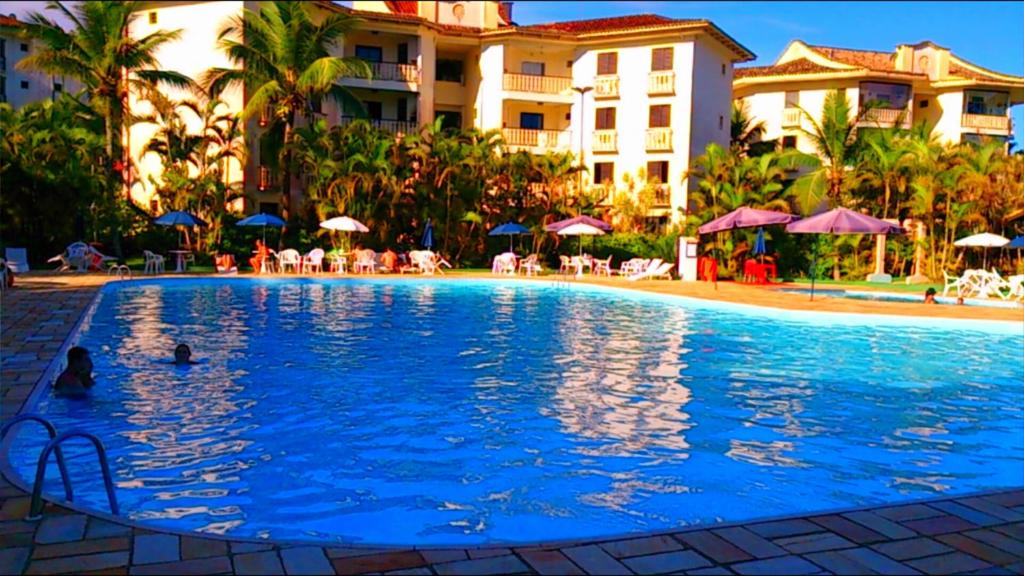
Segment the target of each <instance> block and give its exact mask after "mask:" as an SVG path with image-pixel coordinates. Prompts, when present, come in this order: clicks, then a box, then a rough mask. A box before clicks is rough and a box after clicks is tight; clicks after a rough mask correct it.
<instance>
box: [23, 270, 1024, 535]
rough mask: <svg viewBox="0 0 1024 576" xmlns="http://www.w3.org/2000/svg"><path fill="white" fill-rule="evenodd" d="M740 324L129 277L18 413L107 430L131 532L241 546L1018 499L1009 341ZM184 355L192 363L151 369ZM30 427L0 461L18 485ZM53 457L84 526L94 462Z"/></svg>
mask: <svg viewBox="0 0 1024 576" xmlns="http://www.w3.org/2000/svg"><path fill="white" fill-rule="evenodd" d="M751 310H752V311H753V312H748V311H747V310H746V309H744V308H742V307H730V306H728V305H721V304H701V303H698V302H696V301H686V300H681V299H671V298H666V297H657V296H652V295H644V294H641V293H636V292H629V291H613V290H609V289H599V288H587V287H583V286H573V287H571V288H566V287H564V285H562V286H557V285H547V284H540V283H501V282H488V281H467V280H460V281H457V282H447V281H429V280H423V281H421V280H412V281H403V282H394V283H390V284H389V283H387V282H386V281H385V282H380V281H374V280H366V281H363V280H325V281H315V280H304V281H303V280H297V281H283V280H249V279H203V280H171V281H156V282H123V283H118V284H116V285H110V286H107V287H106V288H105V289H104V290H103V291H102V292H101V296H100V299H99V301H98V303H97V305H96V307H95V309H94V311H93V313H92V314H91V315H90V316H88V317H87V318H86V320H85V321H84V323H83V326H82V331H81V333H80V336H79V338H78V341H79V343H80V344H81V345H84V346H86V347H88V348H90V349H91V350H92V351H93V359H94V362H95V364H96V374H97V377H98V378H97V379H98V385H97V388H96V391H95V395H94V397H93V398H92V399H90V400H87V401H69V400H63V399H54V398H52V397H51V396H50V395H48V394H47V395H45V396H44V397H42V399H41V400H40V403H39V405H38V410H39V411H41V412H43V413H45V414H46V415H47V416H48V417H50V418H52V419H53V420H54V421H55V422H56V424H57V426H58V427H59V428H60V429H69V428H71V427H80V428H84V429H86V430H88V431H91V432H93V433H96V434H98V435H99V436H100V437H101V438H102V439H103V440H104V442H105V443H106V445H107V448H108V450H109V453H110V457H111V462H112V467H113V470H114V474H115V480H116V484H117V494H118V497H119V499H120V502H121V507H122V511H123V513H124V514H126V515H128V516H130V517H131V518H134V519H137V520H140V521H143V522H148V523H152V524H155V525H158V526H164V527H172V528H178V529H189V530H199V531H203V532H210V533H218V534H230V535H235V536H259V537H271V538H277V539H293V540H321V541H349V542H363V543H375V544H411V543H416V544H444V545H448V544H452V545H457V544H473V543H485V542H523V541H538V540H551V539H561V538H576V537H589V536H603V535H617V534H623V533H628V532H635V531H647V530H654V529H663V528H671V527H676V526H682V525H691V524H698V523H702V524H707V523H714V522H717V521H727V520H741V519H747V518H755V517H765V516H771V515H778V514H784V513H795V512H799V511H813V510H823V509H828V508H836V507H845V506H853V505H864V504H873V503H882V502H893V501H901V500H907V499H914V498H922V497H928V496H934V495H937V494H956V493H964V492H970V491H975V490H980V489H989V488H999V487H1007V486H1020V485H1024V414H1022V406H1024V358H1022V356H1024V334H1022V333H1021V329H1020V325H1011V324H1000V323H991V324H984V323H978V324H948V323H947V324H941V323H934V322H933V323H932V325H929V326H922V325H920V323H917V325H916V326H915V325H900V324H899V322H902V321H903V320H902V319H896V320H895V323H894V322H892V321H890V322H889V324H890V325H877V324H879V323H876V322H875V321H874V320H873V319H872V318H870V317H862V318H859V319H854V320H850V319H848V317H844V316H843V315H821V314H819V315H817V316H808V318H810V319H811V320H806V319H804V318H802V317H795V316H793V315H791V314H790V315H786V314H785V313H781V312H771V311H767V312H765V311H760V312H758V311H756V310H755V309H751ZM890 320H892V319H890ZM1007 326H1010V327H1009V328H1007ZM178 342H188V343H189V344H190V345H191V346H192V349H193V350H194V352H195V357H196V358H199V359H201V360H202V361H201V363H200V364H198V365H195V366H193V367H191V368H176V367H174V366H171V365H168V364H166V363H163V362H164V361H165V360H166V359H167V358H169V356H170V351H171V350H172V349H173V347H174V345H175V344H176V343H178ZM37 436H38V435H37V434H20V435H19V436H18V438H17V439H16V440H15V442H14V444H13V447H12V452H11V453H12V460H13V462H14V465H15V466H16V467H17V469H18V470H19V471H20V472H21V473H22V475H23V476H30V474H31V470H32V468H33V466H32V461H33V460H34V458H35V456H36V454H38V448H39V446H40V443H39V441H38V440H37V439H36V437H37ZM68 452H69V458H70V466H71V468H72V476H73V479H74V484H75V486H76V488H77V492H78V499H79V500H80V501H82V502H84V503H86V504H88V505H90V506H91V507H94V508H96V509H99V510H105V509H106V500H105V496H104V493H103V490H102V483H101V482H100V481H99V477H98V473H97V470H96V464H95V458H94V457H93V456H92V455H91V454H90V453H89V452H88V450H87V448H86V447H85V446H84V445H82V446H79V445H77V444H76V445H71V446H69V448H68ZM55 472H56V470H51V472H50V479H49V480H48V484H47V490H48V492H50V493H53V494H59V492H60V490H59V486H60V485H59V482H58V481H57V477H56V474H55Z"/></svg>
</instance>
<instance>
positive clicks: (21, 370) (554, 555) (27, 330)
mask: <svg viewBox="0 0 1024 576" xmlns="http://www.w3.org/2000/svg"><path fill="white" fill-rule="evenodd" d="M457 277H458V278H475V277H479V278H484V277H486V278H492V276H490V275H487V274H479V275H469V274H460V275H458V276H457ZM395 278H396V279H399V278H401V277H398V276H396V277H395ZM417 278H418V277H417ZM109 280H111V278H108V277H106V276H103V275H94V274H90V275H63V276H55V275H52V274H30V275H26V276H19V277H18V279H17V286H16V287H15V288H14V289H13V290H10V291H7V292H5V293H3V295H2V297H0V305H2V313H0V352H2V354H0V356H2V358H0V392H2V400H0V416H2V420H4V421H5V420H6V419H8V418H10V417H12V416H14V415H15V414H17V413H18V412H19V411H21V409H22V405H23V404H24V403H25V400H26V399H27V398H28V397H29V396H30V394H31V392H32V390H33V389H34V388H35V386H36V384H37V383H38V382H39V381H40V380H41V379H42V378H43V377H44V375H45V373H46V372H47V370H48V369H49V368H50V366H51V362H52V361H53V360H54V358H55V357H56V356H57V355H58V353H59V352H60V350H61V348H62V347H63V345H64V343H65V340H67V338H68V337H69V335H70V334H71V332H72V330H73V329H74V326H75V325H76V324H77V322H78V320H79V319H80V317H81V315H82V313H83V312H84V311H85V310H86V308H87V307H88V306H89V304H90V303H91V302H92V300H93V298H94V296H95V293H96V291H97V290H98V289H99V288H100V287H101V286H102V285H103V284H104V283H106V282H107V281H109ZM583 282H594V283H597V284H603V285H611V286H619V287H628V288H633V289H640V290H646V291H651V292H657V293H663V294H675V295H682V296H691V297H696V298H709V299H715V300H723V301H729V302H737V303H744V304H754V305H759V306H769V307H775V308H783V309H789V310H812V311H832V312H851V313H872V314H891V315H897V316H922V317H940V318H961V319H974V320H1004V321H1005V320H1009V321H1017V322H1021V330H1022V333H1024V310H1004V309H995V308H978V307H967V306H942V305H936V306H925V305H923V304H914V303H897V302H872V301H861V300H849V299H841V298H828V299H821V300H817V299H816V300H815V301H814V302H810V301H809V300H808V298H807V296H806V295H801V294H786V293H782V292H778V291H777V290H775V289H773V288H765V287H753V286H744V285H735V284H732V283H724V282H723V283H720V284H719V285H718V287H717V289H716V288H715V287H714V286H712V285H709V284H705V283H682V282H668V281H643V282H636V283H632V282H625V281H622V280H618V279H613V280H583ZM1022 354H1024V352H1022ZM97 481H98V479H97ZM19 482H20V481H18V480H17V479H15V478H10V477H6V476H4V477H2V478H0V574H22V573H24V574H61V573H82V572H87V573H91V574H366V573H385V574H499V573H502V574H504V573H533V574H665V573H679V574H683V573H685V574H952V573H977V574H1024V487H1019V488H1016V489H1012V490H1006V491H999V492H990V493H985V494H973V495H965V496H960V497H954V498H939V499H932V500H928V501H919V502H914V503H900V504H894V505H890V506H876V507H869V508H860V509H847V510H831V511H821V512H818V513H814V514H803V515H794V516H788V517H784V518H772V519H765V520H756V521H748V522H739V523H730V524H716V525H714V526H703V527H693V528H680V529H677V530H673V531H663V532H658V533H653V534H647V535H636V536H631V537H629V538H619V539H592V540H585V541H572V542H559V543H555V544H545V545H529V546H522V547H511V548H508V547H479V548H448V549H437V548H423V549H417V548H411V547H410V548H354V547H323V546H318V545H311V544H309V543H294V544H287V543H269V542H265V541H256V540H240V539H223V538H217V537H210V536H206V535H203V536H199V535H197V534H192V535H188V534H186V533H181V532H177V533H175V532H170V531H160V530H158V529H152V528H142V527H140V526H137V525H131V524H129V523H124V522H121V521H119V520H117V519H114V518H111V517H109V516H107V515H105V514H102V513H86V512H84V511H81V510H74V509H71V508H69V507H67V506H64V505H58V504H53V503H48V504H47V505H46V509H45V512H44V517H43V520H41V521H39V522H27V521H25V520H24V519H23V518H24V517H25V515H26V513H27V511H28V505H29V498H28V495H27V494H26V492H25V491H24V489H23V488H22V487H21V486H20V485H19Z"/></svg>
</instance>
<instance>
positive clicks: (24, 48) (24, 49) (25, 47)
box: [21, 42, 28, 52]
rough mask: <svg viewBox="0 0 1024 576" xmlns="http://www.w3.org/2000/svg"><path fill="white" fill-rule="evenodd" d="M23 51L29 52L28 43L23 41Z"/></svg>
mask: <svg viewBox="0 0 1024 576" xmlns="http://www.w3.org/2000/svg"><path fill="white" fill-rule="evenodd" d="M21 51H22V52H28V44H26V43H24V42H22V43H21Z"/></svg>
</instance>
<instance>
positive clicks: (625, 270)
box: [619, 258, 651, 276]
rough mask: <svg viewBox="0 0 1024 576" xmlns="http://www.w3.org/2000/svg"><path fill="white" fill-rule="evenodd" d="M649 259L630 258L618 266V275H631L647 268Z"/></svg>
mask: <svg viewBox="0 0 1024 576" xmlns="http://www.w3.org/2000/svg"><path fill="white" fill-rule="evenodd" d="M650 263H651V261H650V260H647V259H645V258H630V259H629V260H627V261H625V262H623V263H622V264H621V265H620V266H619V276H631V275H633V274H636V273H638V272H640V271H642V270H644V269H646V268H647V265H648V264H650Z"/></svg>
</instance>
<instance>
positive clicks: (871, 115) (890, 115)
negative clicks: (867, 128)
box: [861, 108, 910, 126]
mask: <svg viewBox="0 0 1024 576" xmlns="http://www.w3.org/2000/svg"><path fill="white" fill-rule="evenodd" d="M901 116H902V118H903V121H902V122H901V124H904V125H907V124H910V113H909V112H907V111H906V110H904V109H901V108H871V109H869V110H867V111H865V112H864V116H863V118H862V119H861V123H862V124H877V125H882V126H895V125H896V123H897V122H899V121H900V117H901Z"/></svg>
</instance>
